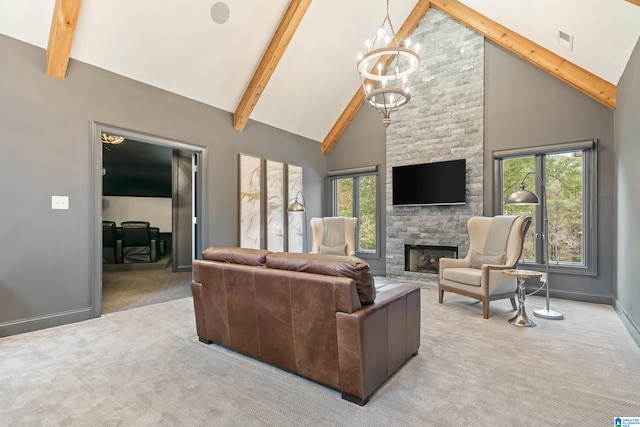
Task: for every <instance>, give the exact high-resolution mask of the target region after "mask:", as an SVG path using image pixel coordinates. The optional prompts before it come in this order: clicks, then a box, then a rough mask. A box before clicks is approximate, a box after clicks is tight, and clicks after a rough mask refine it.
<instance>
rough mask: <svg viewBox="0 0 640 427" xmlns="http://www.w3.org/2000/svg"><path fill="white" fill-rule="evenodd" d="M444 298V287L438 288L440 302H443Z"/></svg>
mask: <svg viewBox="0 0 640 427" xmlns="http://www.w3.org/2000/svg"><path fill="white" fill-rule="evenodd" d="M443 298H444V289H438V302H439V303H440V304H442V299H443Z"/></svg>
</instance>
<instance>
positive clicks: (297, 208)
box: [287, 191, 307, 252]
mask: <svg viewBox="0 0 640 427" xmlns="http://www.w3.org/2000/svg"><path fill="white" fill-rule="evenodd" d="M298 196H300V199H302V200H301V201H298ZM305 205H306V203H305V201H304V197H302V192H301V191H298V193H297V194H296V198H295V200H294V201H293V202H291V203H289V207H287V212H302V214H303V215H304V216H303V218H302V228H303V233H304V234H303V236H302V252H306V249H307V211H306V209H305Z"/></svg>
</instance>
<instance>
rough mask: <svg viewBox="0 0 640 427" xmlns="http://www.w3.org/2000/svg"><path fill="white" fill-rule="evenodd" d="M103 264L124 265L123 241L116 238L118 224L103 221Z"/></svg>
mask: <svg viewBox="0 0 640 427" xmlns="http://www.w3.org/2000/svg"><path fill="white" fill-rule="evenodd" d="M102 263H103V264H120V263H122V240H121V239H118V238H117V237H116V223H115V222H113V221H102Z"/></svg>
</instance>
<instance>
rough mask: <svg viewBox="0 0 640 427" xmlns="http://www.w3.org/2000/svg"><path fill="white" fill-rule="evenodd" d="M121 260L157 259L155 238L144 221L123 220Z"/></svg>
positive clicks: (152, 260) (131, 261)
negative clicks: (152, 237)
mask: <svg viewBox="0 0 640 427" xmlns="http://www.w3.org/2000/svg"><path fill="white" fill-rule="evenodd" d="M121 225H122V261H123V262H124V263H136V262H156V261H158V255H157V245H156V240H155V239H151V230H150V227H149V223H148V222H146V221H124V222H123V223H122V224H121Z"/></svg>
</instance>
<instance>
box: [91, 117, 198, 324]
mask: <svg viewBox="0 0 640 427" xmlns="http://www.w3.org/2000/svg"><path fill="white" fill-rule="evenodd" d="M91 128H92V129H91V138H92V153H93V154H92V156H93V162H92V165H93V173H92V179H93V185H92V189H93V198H92V199H93V215H92V219H93V221H92V222H93V223H92V227H93V228H92V229H93V237H94V242H93V245H92V246H93V250H92V257H93V263H92V265H93V272H92V284H91V289H92V317H100V315H101V314H102V310H103V295H102V293H103V264H102V258H103V247H102V212H103V210H102V208H103V179H102V178H103V174H104V173H105V168H104V165H105V164H104V159H103V147H104V145H105V139H104V136H103V135H105V134H106V135H109V136H110V138H108V139H111V138H113V137H114V136H117V137H122V138H124V139H125V140H130V141H134V142H135V143H136V144H138V145H140V147H142V148H144V147H145V146H146V147H148V148H154V149H156V150H155V151H157V152H163V151H164V152H166V151H169V152H170V153H173V154H172V160H171V164H172V173H171V191H172V194H171V205H172V209H171V212H172V213H171V216H172V218H171V222H172V229H171V238H170V239H169V240H168V241H165V242H164V244H165V245H167V247H166V248H164V250H165V251H166V252H170V253H171V254H172V256H173V260H172V271H174V272H176V271H181V272H185V271H190V265H191V260H193V259H194V258H195V254H197V253H201V252H202V244H203V242H205V241H207V239H206V236H205V235H204V233H205V230H207V227H206V218H207V215H206V204H205V203H203V197H202V195H203V194H206V191H207V180H206V177H205V175H206V168H202V167H200V165H204V164H206V155H207V149H206V147H203V146H198V145H194V144H189V143H184V142H181V141H176V140H172V139H168V138H164V137H161V136H157V135H151V134H147V133H143V132H139V131H134V130H131V129H125V128H120V127H117V126H112V125H107V124H103V123H98V122H92V123H91ZM147 144H149V145H150V146H152V147H150V146H149V145H147ZM106 172H107V173H108V171H106ZM149 191H150V192H151V193H150V194H152V193H153V191H157V189H154V188H151V187H150V188H149ZM181 236H183V237H184V238H181ZM182 275H184V273H182Z"/></svg>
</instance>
